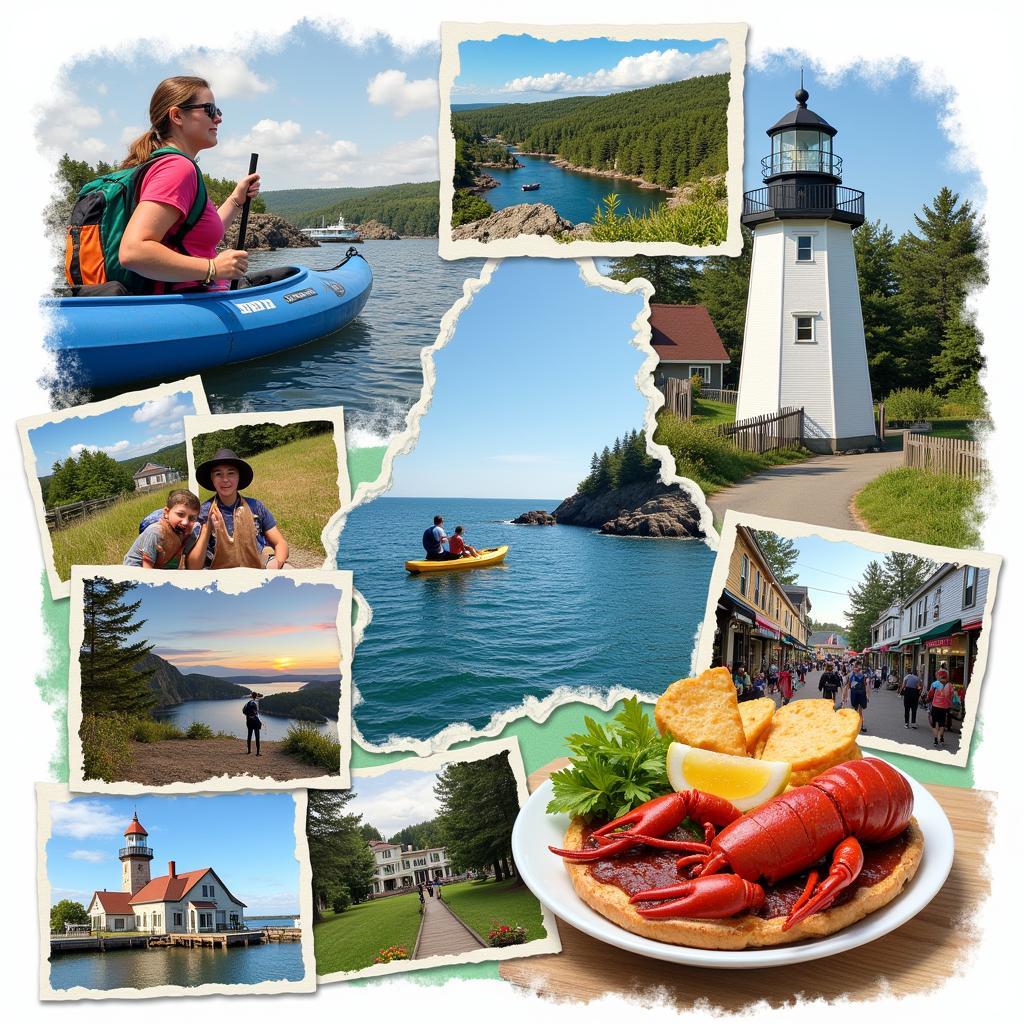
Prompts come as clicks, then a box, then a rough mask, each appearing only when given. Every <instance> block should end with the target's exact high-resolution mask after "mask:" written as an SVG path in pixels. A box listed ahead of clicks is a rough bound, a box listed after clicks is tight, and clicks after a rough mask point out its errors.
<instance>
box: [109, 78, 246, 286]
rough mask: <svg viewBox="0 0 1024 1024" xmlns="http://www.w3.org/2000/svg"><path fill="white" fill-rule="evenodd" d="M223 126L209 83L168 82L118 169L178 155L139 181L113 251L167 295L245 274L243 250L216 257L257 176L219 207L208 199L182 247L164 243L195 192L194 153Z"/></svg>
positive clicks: (209, 142)
mask: <svg viewBox="0 0 1024 1024" xmlns="http://www.w3.org/2000/svg"><path fill="white" fill-rule="evenodd" d="M221 120H222V115H221V111H220V108H219V107H218V106H217V104H216V102H215V101H214V98H213V92H212V91H211V89H210V84H209V82H207V81H206V79H204V78H198V77H195V76H192V75H178V76H176V77H174V78H166V79H164V81H162V82H161V83H160V84H159V85H158V86H157V87H156V91H155V92H154V93H153V96H152V99H151V100H150V101H149V125H150V126H149V128H148V130H147V131H145V132H143V134H142V135H140V136H139V137H138V138H137V139H136V140H135V141H134V142H133V143H132V144H131V146H130V147H129V149H128V156H127V157H125V159H124V161H123V162H122V164H121V167H122V168H127V167H135V166H137V165H138V164H141V163H144V162H145V161H146V160H148V159H149V157H150V156H151V155H152V154H153V152H154V151H155V150H157V149H161V148H165V147H168V146H170V147H173V148H174V149H177V150H180V151H181V156H176V155H174V154H173V153H170V154H168V155H167V156H162V157H161V158H160V159H159V160H157V161H156V162H155V163H154V164H153V166H152V167H150V168H149V170H147V171H146V173H145V174H144V175H143V178H142V182H141V184H140V186H139V194H138V203H137V205H136V207H135V210H134V211H133V213H132V215H131V217H130V218H129V220H128V223H127V224H126V225H125V229H124V234H123V236H122V238H121V244H120V247H119V249H118V258H119V259H120V261H121V265H122V266H123V267H125V269H127V270H131V271H133V272H134V273H136V274H138V275H140V276H141V277H145V278H148V279H149V280H151V281H158V282H160V283H161V285H162V286H163V290H166V291H189V290H196V289H210V290H223V289H226V288H227V287H228V285H229V283H230V282H231V281H233V280H236V279H241V278H243V277H244V276H245V272H246V270H247V269H248V266H249V256H248V254H247V253H246V252H244V251H243V250H240V249H225V250H224V251H223V252H220V253H218V252H217V246H218V245H219V244H220V242H221V240H222V239H223V238H224V232H225V231H226V230H227V228H228V227H230V225H231V224H232V223H233V222H234V221H235V219H236V218H237V217H238V215H239V214H240V213H241V212H242V207H243V206H244V205H245V200H246V199H247V198H252V197H254V196H256V195H257V194H258V193H259V190H260V176H259V175H258V174H247V175H246V176H245V177H244V178H242V179H241V180H240V181H239V182H238V184H237V185H235V187H234V189H233V190H232V192H231V194H230V195H229V196H228V198H227V199H225V200H224V202H223V203H221V205H220V208H219V209H218V208H217V207H216V206H214V204H213V203H212V202H211V201H210V200H207V202H206V208H205V209H204V210H203V213H202V215H201V216H200V218H199V220H198V221H197V222H196V224H195V226H194V227H193V228H192V230H191V231H189V232H188V234H186V235H185V237H184V238H182V239H181V242H180V250H175V249H172V248H171V247H170V246H169V245H167V244H165V239H166V238H167V237H168V236H169V235H173V234H174V231H175V229H176V228H177V227H178V226H179V225H181V224H182V223H183V222H184V220H185V217H186V216H187V215H188V212H189V210H190V209H191V207H192V204H193V203H194V202H195V200H196V195H197V193H198V190H199V183H198V177H197V173H196V165H195V163H194V161H195V159H196V157H197V156H198V154H199V153H200V152H201V151H202V150H204V149H210V148H212V147H213V146H216V145H217V128H218V126H219V125H220V123H221Z"/></svg>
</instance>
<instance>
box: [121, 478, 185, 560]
mask: <svg viewBox="0 0 1024 1024" xmlns="http://www.w3.org/2000/svg"><path fill="white" fill-rule="evenodd" d="M199 508H200V504H199V499H198V498H197V497H196V496H195V495H194V494H193V493H192V492H191V491H185V490H175V491H171V493H170V494H168V495H167V504H166V505H165V506H164V507H163V508H162V509H161V510H160V515H159V518H158V519H155V520H154V521H153V522H152V523H150V524H149V525H148V526H147V527H146V528H145V529H144V530H143V531H142V532H141V533H140V534H139V535H138V537H136V538H135V543H134V544H132V546H131V548H130V549H129V551H128V554H126V555H125V556H124V564H125V565H135V566H140V567H141V568H143V569H177V568H179V567H180V564H181V561H182V560H183V559H185V558H186V557H187V556H188V553H189V552H190V551H191V550H192V548H193V547H194V545H195V543H196V537H195V534H194V532H193V529H194V527H195V525H196V520H197V519H198V518H199ZM147 518H149V517H147Z"/></svg>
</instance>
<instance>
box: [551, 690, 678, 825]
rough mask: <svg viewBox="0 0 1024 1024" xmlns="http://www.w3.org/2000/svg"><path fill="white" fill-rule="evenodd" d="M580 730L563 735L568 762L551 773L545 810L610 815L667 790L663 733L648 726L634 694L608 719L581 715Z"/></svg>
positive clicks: (588, 816)
mask: <svg viewBox="0 0 1024 1024" xmlns="http://www.w3.org/2000/svg"><path fill="white" fill-rule="evenodd" d="M584 722H585V723H586V726H587V731H586V732H585V733H577V734H576V735H573V736H570V737H568V739H567V740H566V742H567V743H568V745H569V750H570V751H571V754H572V756H571V757H570V758H569V762H570V764H571V767H570V768H565V769H563V770H562V771H560V772H555V773H554V774H553V775H552V776H551V782H552V784H553V785H554V790H555V795H554V798H553V799H552V800H551V801H550V803H549V804H548V807H547V810H548V814H559V813H564V814H570V815H573V816H576V815H579V816H581V817H583V818H585V819H587V820H588V821H589V820H590V819H592V818H599V819H601V820H605V821H611V820H612V819H613V818H617V817H619V816H620V815H622V814H625V813H626V812H627V811H631V810H632V809H633V808H634V807H637V806H639V805H640V804H642V803H646V801H648V800H652V799H653V798H654V797H656V796H661V795H662V794H663V793H669V792H671V790H672V787H671V785H669V781H668V776H667V774H666V772H665V754H666V752H667V750H668V744H669V739H668V737H665V736H662V735H661V734H660V733H659V732H658V730H657V729H656V728H655V727H654V724H653V723H652V722H651V719H650V718H649V717H648V715H647V712H645V711H644V709H643V706H642V705H641V704H640V701H638V700H637V699H636V698H635V697H631V698H629V700H627V701H626V703H625V704H624V706H623V708H622V710H621V711H620V712H619V713H618V714H617V715H616V716H615V717H614V718H613V719H612V721H611V722H610V723H609V724H608V725H599V724H598V723H597V722H595V721H594V720H593V719H592V718H586V719H584Z"/></svg>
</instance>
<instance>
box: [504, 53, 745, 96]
mask: <svg viewBox="0 0 1024 1024" xmlns="http://www.w3.org/2000/svg"><path fill="white" fill-rule="evenodd" d="M728 70H729V45H728V43H726V42H720V43H716V44H715V45H714V46H713V47H711V49H710V50H704V51H703V52H702V53H683V52H682V51H681V50H677V49H675V47H670V48H669V49H667V50H649V51H648V52H647V53H641V54H639V55H638V56H636V57H623V58H622V60H620V61H619V62H618V64H616V65H615V66H614V67H612V68H599V69H598V70H597V71H592V72H590V73H589V74H586V75H570V74H568V73H567V72H565V71H549V72H548V73H547V74H544V75H526V76H524V77H522V78H513V79H512V81H510V82H506V83H505V85H504V86H503V87H502V89H501V90H500V91H501V92H566V93H609V92H618V91H620V90H623V89H642V88H644V87H646V86H649V85H661V84H663V83H664V82H679V81H682V80H683V79H686V78H695V77H696V76H698V75H716V74H720V73H722V72H725V71H728Z"/></svg>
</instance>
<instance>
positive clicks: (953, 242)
mask: <svg viewBox="0 0 1024 1024" xmlns="http://www.w3.org/2000/svg"><path fill="white" fill-rule="evenodd" d="M914 221H915V224H916V225H917V231H918V232H919V233H914V232H912V231H908V232H907V233H906V234H905V235H904V236H903V237H902V238H901V239H900V243H899V247H898V251H897V257H896V272H897V276H898V279H899V291H900V304H901V306H902V311H903V315H904V317H905V319H906V321H907V323H908V324H912V325H913V327H912V328H910V329H909V330H908V331H907V333H906V334H905V336H904V340H905V344H906V347H907V349H908V351H907V353H906V354H907V361H908V367H909V369H910V371H911V374H912V376H911V377H910V379H908V381H907V383H908V384H909V385H910V386H912V387H918V388H924V387H927V386H928V384H929V383H930V372H931V361H932V359H933V358H934V357H935V356H937V355H938V354H939V352H940V351H941V348H942V339H943V337H944V336H945V335H946V332H947V330H948V329H949V328H950V325H951V324H952V323H953V322H954V321H955V320H956V319H957V318H958V317H959V316H961V315H962V313H963V309H964V302H965V300H966V298H967V295H968V294H969V293H970V291H971V290H972V289H974V288H976V287H979V286H981V285H983V284H985V283H986V282H987V280H988V271H987V268H986V255H987V253H986V245H985V240H984V236H983V234H982V226H983V225H982V221H981V219H980V218H979V216H978V214H977V213H975V211H974V208H973V206H972V205H971V203H970V202H969V201H968V200H964V201H963V202H961V201H960V196H959V194H958V193H956V192H954V191H953V190H952V189H950V188H942V189H941V190H940V191H939V193H938V195H937V196H936V197H935V198H934V199H933V200H932V203H931V205H930V206H924V207H922V210H921V213H920V214H916V215H915V216H914Z"/></svg>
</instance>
